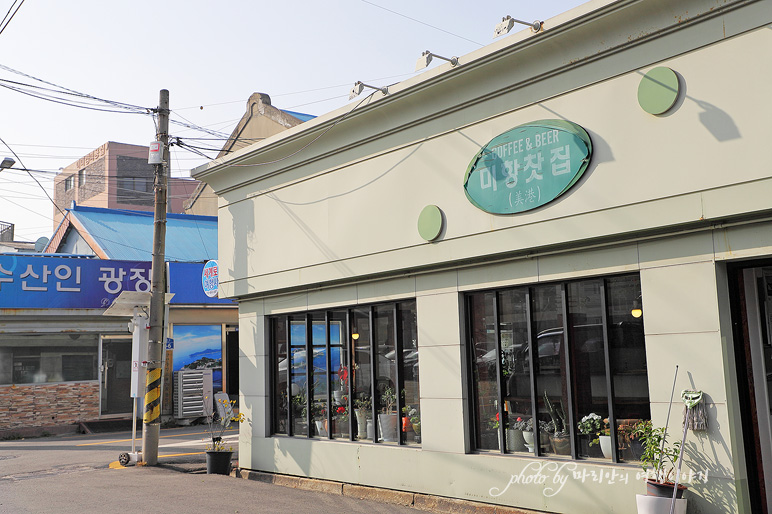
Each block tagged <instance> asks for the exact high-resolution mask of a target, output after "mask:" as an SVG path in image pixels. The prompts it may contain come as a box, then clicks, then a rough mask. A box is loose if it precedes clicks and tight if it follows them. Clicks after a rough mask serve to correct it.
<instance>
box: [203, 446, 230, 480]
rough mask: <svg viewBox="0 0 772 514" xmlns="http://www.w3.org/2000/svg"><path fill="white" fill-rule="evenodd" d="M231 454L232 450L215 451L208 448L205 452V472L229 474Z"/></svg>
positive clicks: (208, 473)
mask: <svg viewBox="0 0 772 514" xmlns="http://www.w3.org/2000/svg"><path fill="white" fill-rule="evenodd" d="M232 456H233V452H216V451H213V450H208V451H207V452H206V474H207V475H230V472H231V457H232Z"/></svg>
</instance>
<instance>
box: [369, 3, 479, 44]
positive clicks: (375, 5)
mask: <svg viewBox="0 0 772 514" xmlns="http://www.w3.org/2000/svg"><path fill="white" fill-rule="evenodd" d="M360 1H362V2H364V3H366V4H370V5H372V6H373V7H377V8H378V9H383V10H384V11H388V12H390V13H392V14H396V15H397V16H402V17H403V18H407V19H408V20H411V21H414V22H416V23H420V24H421V25H426V26H427V27H430V28H433V29H435V30H439V31H440V32H444V33H445V34H450V35H451V36H453V37H457V38H460V39H463V40H464V41H469V42H470V43H474V44H475V45H478V46H485V45H483V44H482V43H478V42H477V41H472V40H471V39H469V38H466V37H464V36H459V35H458V34H454V33H453V32H450V31H448V30H445V29H441V28H440V27H435V26H434V25H430V24H428V23H426V22H424V21H421V20H417V19H415V18H411V17H410V16H408V15H406V14H402V13H400V12H397V11H392V10H391V9H387V8H386V7H383V6H382V5H378V4H376V3H373V2H370V1H368V0H360Z"/></svg>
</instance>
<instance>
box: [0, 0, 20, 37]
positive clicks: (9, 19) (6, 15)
mask: <svg viewBox="0 0 772 514" xmlns="http://www.w3.org/2000/svg"><path fill="white" fill-rule="evenodd" d="M23 4H24V0H21V2H19V5H18V6H17V7H16V10H15V11H13V14H11V9H13V6H14V5H16V0H13V3H12V4H11V7H9V8H8V12H7V13H5V16H4V17H3V21H0V25H2V27H3V28H1V29H0V34H2V33H3V32H5V29H7V28H8V25H9V24H10V23H11V20H12V19H13V17H14V16H16V13H17V12H19V9H21V6H22V5H23ZM9 14H11V17H10V18H9V17H8V15H9ZM6 19H7V20H8V21H6Z"/></svg>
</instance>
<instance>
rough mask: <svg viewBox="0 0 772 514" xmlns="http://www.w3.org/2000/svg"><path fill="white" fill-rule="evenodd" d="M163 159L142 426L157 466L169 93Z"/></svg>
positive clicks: (162, 105) (163, 112) (164, 105)
mask: <svg viewBox="0 0 772 514" xmlns="http://www.w3.org/2000/svg"><path fill="white" fill-rule="evenodd" d="M156 140H157V141H160V142H161V143H162V151H163V159H162V162H161V163H160V164H156V165H155V184H154V190H155V213H154V217H153V219H154V223H153V265H152V277H151V280H150V292H151V296H150V333H149V341H148V343H147V378H146V382H145V383H146V388H145V415H144V418H143V421H144V424H143V425H142V461H143V462H144V463H145V464H147V465H149V466H155V465H156V464H158V437H159V434H160V431H161V422H160V414H161V371H162V367H161V360H162V355H163V349H164V340H163V337H164V332H163V328H164V300H165V293H166V279H165V277H166V273H165V271H166V264H165V262H164V260H165V259H164V257H165V248H166V196H167V195H166V189H167V179H166V169H165V167H168V166H169V91H168V90H166V89H162V90H161V94H160V97H159V100H158V134H157V135H156Z"/></svg>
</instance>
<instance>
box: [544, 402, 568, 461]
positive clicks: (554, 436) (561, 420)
mask: <svg viewBox="0 0 772 514" xmlns="http://www.w3.org/2000/svg"><path fill="white" fill-rule="evenodd" d="M544 406H545V407H546V408H547V412H548V413H549V415H550V418H551V419H552V422H551V423H552V427H553V429H552V431H551V432H552V433H551V434H550V443H551V444H552V450H553V451H554V452H555V453H556V454H558V455H569V454H570V453H571V438H570V435H569V433H568V422H567V420H566V410H565V408H564V407H563V400H560V404H559V406H558V405H555V404H554V403H552V401H551V400H550V398H549V396H548V395H547V391H544Z"/></svg>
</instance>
